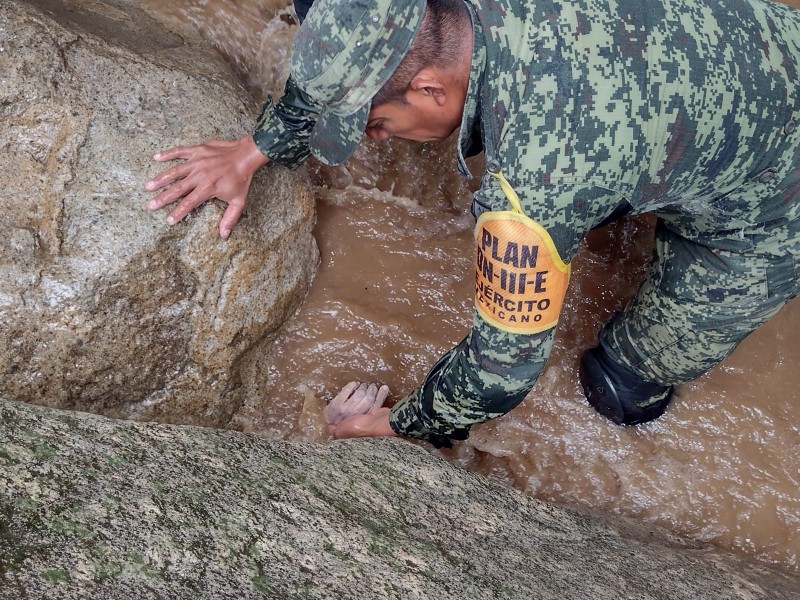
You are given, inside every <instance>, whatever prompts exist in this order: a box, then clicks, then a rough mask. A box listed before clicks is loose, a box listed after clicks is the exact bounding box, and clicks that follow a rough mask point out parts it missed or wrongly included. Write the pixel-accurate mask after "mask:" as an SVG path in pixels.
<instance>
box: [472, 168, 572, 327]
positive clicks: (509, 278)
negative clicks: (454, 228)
mask: <svg viewBox="0 0 800 600" xmlns="http://www.w3.org/2000/svg"><path fill="white" fill-rule="evenodd" d="M503 181H504V182H505V180H503ZM506 185H507V183H506ZM514 200H516V202H514V201H512V206H514V205H516V207H518V206H519V203H518V199H517V198H516V194H515V195H514ZM475 242H476V244H477V249H476V250H477V251H476V254H475V256H476V258H475V306H476V307H477V309H478V310H479V311H480V313H481V316H483V318H484V319H486V320H487V321H488V322H489V323H491V324H492V325H494V326H495V327H497V328H499V329H502V330H504V331H508V332H510V333H539V332H541V331H545V330H547V329H550V328H551V327H554V326H555V325H556V324H557V323H558V315H559V313H560V312H561V306H562V305H563V304H564V296H565V295H566V293H567V286H568V285H569V271H570V267H569V265H568V264H566V263H564V261H563V260H561V257H560V256H559V254H558V250H557V249H556V246H555V244H554V243H553V240H552V238H551V237H550V234H549V233H547V230H545V229H544V228H543V227H542V226H541V225H539V224H538V223H537V222H536V221H534V220H533V219H530V218H529V217H527V216H525V215H524V214H522V212H521V210H520V211H511V210H505V211H497V212H487V213H483V214H482V215H481V216H480V217H479V218H478V222H477V225H476V226H475Z"/></svg>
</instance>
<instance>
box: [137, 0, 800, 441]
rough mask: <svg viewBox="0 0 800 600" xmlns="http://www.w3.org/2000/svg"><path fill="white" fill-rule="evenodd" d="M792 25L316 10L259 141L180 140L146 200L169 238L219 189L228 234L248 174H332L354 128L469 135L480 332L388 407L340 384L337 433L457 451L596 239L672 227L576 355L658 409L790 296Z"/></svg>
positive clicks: (749, 19)
mask: <svg viewBox="0 0 800 600" xmlns="http://www.w3.org/2000/svg"><path fill="white" fill-rule="evenodd" d="M799 65H800V12H798V11H795V10H794V9H791V8H788V7H786V6H783V5H777V4H772V3H768V2H761V1H760V0H669V1H668V0H636V1H632V0H618V1H616V2H611V1H610V0H600V1H598V2H587V1H585V0H575V1H573V2H557V1H555V0H537V2H522V1H521V0H489V1H484V0H481V1H477V0H427V1H426V0H317V2H316V3H315V4H314V6H313V7H312V8H311V10H310V11H309V13H308V17H307V19H306V21H305V22H304V23H303V25H302V26H301V27H300V29H299V30H298V33H297V36H296V38H295V41H294V46H293V51H292V59H291V76H290V79H289V81H288V82H287V84H286V91H285V95H284V96H283V98H282V99H281V100H280V102H278V103H274V102H272V101H268V102H267V103H266V104H265V106H264V109H263V111H262V113H261V116H260V118H259V119H258V123H257V127H256V129H255V132H254V133H253V134H252V135H246V136H244V137H243V138H241V139H240V140H237V141H234V142H222V141H212V142H208V143H206V144H201V145H199V146H193V147H187V148H183V147H182V148H173V149H171V150H167V151H165V152H161V153H159V154H157V155H156V157H155V158H156V160H159V161H167V160H173V159H178V158H180V159H185V162H183V163H181V164H179V165H177V166H173V167H172V168H169V169H167V170H166V171H164V172H162V173H160V174H159V175H157V176H156V177H155V178H153V179H152V180H151V181H150V182H148V183H147V184H146V189H147V190H149V191H155V190H158V189H160V188H162V187H164V186H165V185H167V184H170V183H171V184H172V186H171V187H169V188H167V189H166V190H163V191H161V192H160V193H159V194H158V195H157V196H155V197H154V198H153V199H152V200H151V201H150V202H149V203H148V207H149V208H150V209H151V210H155V209H159V208H162V207H164V206H166V205H167V204H170V203H171V202H173V201H176V200H180V201H179V202H178V204H177V206H176V207H175V208H174V209H173V210H172V212H170V213H169V217H168V221H169V222H170V223H175V222H177V221H179V220H180V219H182V218H183V217H184V216H185V215H186V214H188V213H189V212H190V211H191V210H192V209H193V208H195V207H196V206H198V205H200V204H201V203H202V202H204V201H206V200H207V199H209V198H211V197H217V198H219V199H221V200H223V201H225V202H227V203H228V207H227V209H226V211H225V214H224V216H223V217H222V220H221V222H220V233H221V235H222V236H223V237H227V236H228V235H229V234H230V231H231V229H232V228H233V226H234V225H235V224H236V221H237V220H238V218H239V215H240V214H241V212H242V209H243V207H244V203H245V199H246V196H247V190H248V187H249V184H250V180H251V178H252V175H253V173H254V172H255V171H256V169H258V168H259V167H261V166H262V165H264V164H266V163H267V162H277V163H280V164H282V165H285V166H287V167H289V168H295V167H297V166H298V165H300V164H301V163H302V162H303V161H304V160H305V159H306V158H307V157H308V156H309V154H310V153H313V154H314V155H315V156H316V157H317V158H318V159H319V160H321V161H322V162H324V163H326V164H338V163H341V162H343V161H344V160H346V159H347V158H348V157H349V156H350V155H351V154H352V152H353V151H354V150H355V148H356V146H357V145H358V143H359V140H360V138H361V135H362V133H363V132H366V135H368V136H369V137H370V138H372V139H376V140H382V139H386V138H388V137H391V136H397V137H402V138H406V139H410V140H417V141H426V140H441V139H445V138H447V137H448V136H449V135H450V134H451V133H452V132H453V131H455V130H456V129H458V128H459V127H460V133H459V144H458V159H457V168H458V169H459V171H460V172H461V173H462V174H464V175H466V176H468V175H469V170H468V168H467V166H466V163H465V162H464V157H465V156H470V155H473V154H477V153H479V152H481V151H483V152H484V155H485V162H486V165H487V170H486V172H485V173H484V175H483V178H482V181H481V187H480V189H479V190H478V191H477V192H476V193H475V196H474V200H473V204H472V212H473V214H474V215H475V217H476V219H477V224H476V228H475V241H476V246H475V269H476V274H475V277H476V292H475V312H474V319H473V327H472V330H471V331H470V333H469V334H468V335H467V336H466V338H465V339H464V340H463V341H462V342H461V343H460V344H458V345H457V346H456V347H455V348H453V349H452V350H451V351H450V352H448V353H447V354H445V355H444V356H443V357H442V358H440V359H439V360H438V361H437V362H436V364H435V365H434V366H433V368H432V369H431V370H430V372H429V373H428V375H427V376H426V378H425V380H424V381H423V382H422V384H421V385H420V386H419V387H418V388H417V389H416V390H414V391H413V392H411V393H410V394H408V395H407V396H405V397H404V398H402V399H401V400H400V401H399V402H397V403H396V404H395V405H394V406H393V407H392V408H391V409H389V408H386V407H382V404H383V400H384V399H385V397H386V390H385V389H383V388H382V389H381V390H378V388H377V387H376V386H366V385H361V386H358V385H357V384H349V385H348V386H346V387H345V388H344V389H343V390H342V392H341V393H340V394H339V395H338V396H337V397H336V398H335V399H334V401H333V402H331V404H330V405H329V407H328V409H327V410H326V417H327V419H328V422H329V429H330V430H331V432H332V433H333V435H334V436H336V437H353V436H362V435H398V434H399V435H404V436H411V437H415V438H420V439H425V440H428V441H430V442H432V443H433V444H435V445H436V446H449V445H450V444H451V440H453V439H465V438H466V437H467V435H468V432H469V429H470V427H471V426H472V425H474V424H476V423H480V422H483V421H486V420H489V419H492V418H495V417H498V416H500V415H502V414H504V413H506V412H508V411H509V410H511V409H512V408H514V407H515V406H516V405H517V404H518V403H519V402H520V401H521V400H522V399H523V398H524V397H525V395H526V394H527V393H528V392H529V391H530V389H531V388H532V387H533V385H534V383H535V381H536V379H537V377H538V375H539V373H540V371H541V370H542V368H543V366H544V364H545V361H546V360H547V357H548V354H549V352H550V349H551V347H552V344H553V338H554V333H555V328H556V324H557V321H558V314H559V311H560V309H561V305H562V302H563V298H564V294H565V292H566V289H567V284H568V280H569V263H570V261H571V260H572V258H573V257H574V256H575V253H576V252H577V250H578V247H579V243H580V241H581V240H582V239H583V237H584V236H585V235H586V233H587V232H588V231H589V230H590V229H592V228H593V227H596V226H599V225H602V224H605V223H608V222H610V221H612V220H614V219H617V218H619V217H620V216H622V215H625V214H641V213H646V212H649V213H654V214H655V215H656V216H657V218H658V226H657V231H656V242H655V251H654V256H653V261H652V265H651V269H650V272H649V275H648V277H647V279H646V281H645V282H644V283H643V284H642V286H641V288H640V289H639V291H638V293H637V295H636V297H635V298H634V299H633V300H632V301H631V302H630V303H629V304H628V306H627V307H626V308H625V309H624V311H623V312H621V313H619V314H617V315H615V316H614V317H613V318H612V319H611V320H610V322H609V323H607V324H606V325H605V326H604V327H603V329H602V330H601V332H600V334H599V336H598V338H599V344H598V346H597V347H596V348H593V349H590V350H588V351H587V352H586V353H585V354H584V356H583V358H582V361H581V380H582V383H583V387H584V390H585V392H586V395H587V398H588V400H589V402H590V404H591V405H592V406H593V407H594V408H595V409H596V410H597V411H598V412H600V413H601V414H602V415H604V416H606V417H608V418H609V419H611V420H612V421H614V422H615V423H618V424H625V425H634V424H639V423H644V422H647V421H650V420H652V419H655V418H657V417H659V416H660V415H661V414H662V413H663V412H664V410H665V409H666V407H667V405H668V403H669V402H670V399H671V397H672V392H673V386H674V385H676V384H679V383H682V382H685V381H688V380H691V379H693V378H695V377H698V376H699V375H701V374H702V373H704V372H706V371H707V370H709V369H710V368H711V367H713V366H714V365H716V364H718V363H719V362H720V361H722V360H723V359H724V358H725V357H726V356H728V355H729V354H730V353H731V352H732V351H733V349H734V348H735V347H736V345H737V344H738V343H739V342H740V341H741V340H742V339H744V337H745V336H747V335H748V334H749V333H750V332H752V331H753V330H754V329H755V328H757V327H758V326H759V325H761V324H762V323H764V322H765V321H767V320H768V319H769V318H770V317H772V316H773V315H774V314H776V313H777V312H778V311H779V310H780V308H781V307H782V306H784V304H785V303H786V302H787V301H788V300H789V299H790V298H792V297H794V296H795V295H796V294H797V292H798V277H799V276H798V273H800V268H798V265H800V260H798V255H800V232H799V230H800V219H798V201H797V193H798V191H799V190H800V143H799V142H800V128H798V127H797V119H798V118H800V113H798V110H800V106H798V105H799V104H800V94H798V89H797V87H798V86H797V81H798V66H799Z"/></svg>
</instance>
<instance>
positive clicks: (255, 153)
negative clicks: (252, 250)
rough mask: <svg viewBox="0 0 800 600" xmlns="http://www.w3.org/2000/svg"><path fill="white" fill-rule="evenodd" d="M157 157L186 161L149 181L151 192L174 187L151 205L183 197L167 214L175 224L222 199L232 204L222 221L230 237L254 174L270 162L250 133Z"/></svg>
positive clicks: (153, 207) (160, 205)
mask: <svg viewBox="0 0 800 600" xmlns="http://www.w3.org/2000/svg"><path fill="white" fill-rule="evenodd" d="M153 158H154V159H155V160H157V161H159V162H164V161H168V160H175V159H179V158H182V159H184V162H182V163H180V164H179V165H175V166H174V167H171V168H169V169H167V170H165V171H162V172H161V173H159V174H158V175H156V176H155V177H153V179H151V180H150V181H148V182H147V183H146V184H145V186H144V189H146V190H147V191H148V192H154V191H156V190H159V189H161V188H163V187H164V186H166V185H169V186H170V187H168V188H167V189H165V190H163V191H161V192H160V193H159V194H158V195H157V196H155V197H154V198H153V199H151V200H150V201H149V202H148V203H147V208H148V209H150V210H158V209H160V208H163V207H164V206H166V205H167V204H170V203H172V202H175V201H176V200H179V199H180V201H179V202H178V205H177V206H176V207H175V208H173V209H172V211H171V212H170V213H169V216H168V217H167V222H168V223H169V224H170V225H174V224H175V223H177V222H178V221H180V220H181V219H183V218H184V217H185V216H186V215H188V214H189V213H190V212H191V211H192V210H194V209H195V208H197V207H198V206H200V205H201V204H203V203H204V202H206V201H207V200H210V199H211V198H218V199H219V200H222V201H223V202H225V203H226V204H227V205H228V207H227V208H226V209H225V213H224V214H223V215H222V219H221V220H220V222H219V234H220V235H221V236H222V237H223V238H226V239H227V237H228V236H229V235H230V233H231V230H232V229H233V228H234V226H235V225H236V223H237V222H238V221H239V217H240V216H241V215H242V211H243V210H244V207H245V203H246V202H247V192H248V191H249V190H250V183H251V182H252V180H253V175H254V174H255V172H256V171H257V170H258V169H259V168H260V167H262V166H264V165H265V164H267V162H268V161H269V159H267V157H266V156H264V155H263V154H262V153H261V151H260V150H259V149H258V146H256V144H255V142H254V141H253V138H252V136H250V135H246V136H244V137H242V138H239V139H238V140H235V141H225V140H211V141H208V142H205V143H203V144H198V145H197V146H186V147H184V146H178V147H175V148H170V149H169V150H164V151H162V152H158V153H157V154H156V155H155V156H154V157H153ZM170 184H171V185H170Z"/></svg>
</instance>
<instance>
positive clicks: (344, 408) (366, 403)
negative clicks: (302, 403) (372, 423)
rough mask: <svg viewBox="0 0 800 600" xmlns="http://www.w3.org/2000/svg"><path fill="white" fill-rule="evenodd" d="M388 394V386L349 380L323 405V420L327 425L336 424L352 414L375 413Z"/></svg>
mask: <svg viewBox="0 0 800 600" xmlns="http://www.w3.org/2000/svg"><path fill="white" fill-rule="evenodd" d="M388 396H389V388H388V387H387V386H385V385H382V386H381V387H380V388H379V387H378V386H377V385H375V384H374V383H373V384H370V385H367V384H366V383H361V384H360V383H358V382H357V381H351V382H350V383H348V384H347V385H346V386H344V387H343V388H342V391H340V392H339V393H338V394H337V395H336V397H335V398H334V399H333V400H331V402H330V404H328V406H327V407H325V411H324V414H325V420H326V421H327V422H328V425H329V426H336V425H338V424H339V423H341V422H342V421H344V420H345V419H347V418H349V417H352V416H354V415H365V414H371V413H375V412H376V411H377V410H378V409H380V408H381V407H382V406H383V403H384V402H385V401H386V398H387V397H388Z"/></svg>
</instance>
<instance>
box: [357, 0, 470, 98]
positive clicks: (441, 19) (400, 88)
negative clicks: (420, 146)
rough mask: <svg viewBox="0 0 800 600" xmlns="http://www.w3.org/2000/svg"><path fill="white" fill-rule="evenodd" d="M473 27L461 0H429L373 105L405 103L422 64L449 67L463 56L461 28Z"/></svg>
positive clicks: (462, 32)
mask: <svg viewBox="0 0 800 600" xmlns="http://www.w3.org/2000/svg"><path fill="white" fill-rule="evenodd" d="M465 27H469V29H470V30H471V29H472V24H471V21H470V17H469V12H468V11H467V7H466V6H465V5H464V1H463V0H428V6H427V8H426V10H425V17H424V18H423V21H422V24H421V25H420V29H419V31H418V32H417V35H416V37H415V38H414V41H413V42H412V44H411V48H410V49H409V51H408V54H406V56H405V58H403V62H401V63H400V66H399V67H397V70H396V71H395V72H394V74H393V75H392V76H391V78H390V79H389V81H387V82H386V83H385V84H384V86H383V87H382V88H381V89H380V90H379V91H378V93H377V94H375V97H374V98H373V99H372V105H373V106H378V105H380V104H386V103H387V102H405V95H406V91H407V90H408V86H409V84H410V83H411V80H412V79H414V76H415V75H416V74H417V73H419V72H420V71H421V70H422V69H424V68H425V67H449V66H452V65H454V64H455V63H457V62H458V61H459V60H460V59H461V56H462V46H463V44H464V39H465V37H466V36H465V35H464V28H465Z"/></svg>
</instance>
